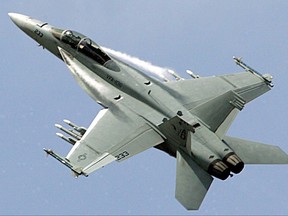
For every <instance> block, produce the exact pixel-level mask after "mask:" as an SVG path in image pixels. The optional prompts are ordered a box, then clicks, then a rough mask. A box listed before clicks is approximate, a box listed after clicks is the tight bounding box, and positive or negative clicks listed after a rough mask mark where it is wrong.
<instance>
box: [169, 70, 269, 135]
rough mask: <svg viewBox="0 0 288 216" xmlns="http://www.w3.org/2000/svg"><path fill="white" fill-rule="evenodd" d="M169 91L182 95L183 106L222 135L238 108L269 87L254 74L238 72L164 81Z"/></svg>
mask: <svg viewBox="0 0 288 216" xmlns="http://www.w3.org/2000/svg"><path fill="white" fill-rule="evenodd" d="M166 85H167V86H168V87H169V88H171V91H174V92H175V91H176V92H177V93H179V94H180V95H182V97H181V98H180V99H179V100H180V101H181V102H182V104H183V106H184V107H186V108H187V109H188V110H189V111H190V112H191V113H193V114H194V115H196V116H197V117H198V118H199V119H201V120H202V122H204V123H205V124H206V125H207V126H208V127H210V129H211V130H212V131H213V132H215V133H216V134H217V135H218V136H219V137H223V136H224V134H225V133H226V131H227V130H228V128H229V127H230V125H231V123H232V121H233V120H234V118H235V117H236V115H237V113H238V111H239V110H242V109H243V108H244V105H245V104H246V103H248V102H250V101H252V100H253V99H255V98H256V97H258V96H260V95H262V94H264V93H265V92H267V91H269V90H270V89H271V86H272V84H269V83H267V81H266V80H265V78H263V77H260V75H258V74H254V73H250V72H242V73H236V74H229V75H223V76H215V77H203V78H198V79H193V80H180V81H177V82H168V83H166Z"/></svg>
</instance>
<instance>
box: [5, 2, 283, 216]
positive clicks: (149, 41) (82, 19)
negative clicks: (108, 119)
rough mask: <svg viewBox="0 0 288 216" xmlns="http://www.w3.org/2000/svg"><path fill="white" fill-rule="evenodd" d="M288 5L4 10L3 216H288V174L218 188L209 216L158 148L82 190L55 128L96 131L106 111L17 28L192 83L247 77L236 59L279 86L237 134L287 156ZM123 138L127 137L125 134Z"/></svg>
mask: <svg viewBox="0 0 288 216" xmlns="http://www.w3.org/2000/svg"><path fill="white" fill-rule="evenodd" d="M287 11H288V1H277V0H273V1H264V0H261V1H260V0H259V1H250V0H249V1H202V0H201V1H184V0H183V1H178V0H175V1H172V0H169V1H159V0H156V1H152V0H151V1H147V0H145V1H144V0H143V1H140V0H137V1H134V0H130V1H116V0H115V1H107V0H105V1H71V0H61V1H59V0H57V1H56V0H49V1H39V0H27V1H19V0H17V1H16V0H1V3H0V27H1V30H0V38H1V42H0V43H1V49H0V52H1V58H0V68H1V70H0V71H1V78H0V98H1V100H0V122H1V123H0V124H1V126H0V134H1V136H0V146H1V151H0V164H1V170H0V214H4V215H7V214H13V215H16V214H21V215H23V214H37V215H40V214H48V215H51V214H59V215H63V214H69V215H72V214H89V215H91V214H93V215H94V214H95V215H96V214H97V215H103V214H108V215H112V214H117V215H118V214H121V215H126V214H133V215H135V214H141V215H143V214H157V215H159V214H161V215H172V214H173V215H175V214H185V215H186V214H191V215H197V214H200V215H203V214H205V215H207V214H208V215H214V214H222V215H223V214H229V215H231V214H237V215H243V214H249V215H251V214H258V215H265V214H267V215H271V214H276V215H277V214H285V215H287V214H288V205H287V201H288V187H287V176H288V166H287V165H282V166H281V165H279V166H260V165H258V166H246V167H245V169H244V171H243V172H242V173H241V174H239V175H235V176H234V177H233V178H229V179H228V180H226V181H224V182H223V181H221V180H217V179H216V180H215V181H214V183H213V185H212V186H211V188H210V190H209V192H208V194H207V196H206V198H205V200H204V202H203V203H202V206H201V208H200V210H199V211H194V212H188V211H186V210H185V209H184V208H183V207H182V206H181V205H180V203H179V202H178V201H177V200H176V199H175V198H174V191H175V168H176V161H175V159H174V158H171V157H169V156H167V155H166V154H164V153H162V152H160V151H158V150H156V149H150V150H148V151H146V152H143V153H142V154H139V155H137V156H135V157H133V158H131V159H129V160H127V161H125V162H123V163H116V162H115V163H112V164H110V165H108V166H106V167H105V168H103V169H101V170H99V171H98V172H96V173H93V174H91V175H90V176H89V177H88V178H85V177H81V178H78V179H74V178H73V177H72V176H71V174H70V171H69V170H68V169H67V168H65V167H64V166H61V164H60V163H58V162H56V161H55V160H53V159H52V158H45V154H44V152H43V151H42V149H43V148H44V147H47V148H52V149H54V150H55V151H56V152H58V153H60V154H61V155H66V154H67V152H68V151H69V149H70V146H69V145H68V144H67V143H65V142H64V141H62V140H60V139H59V138H57V137H56V136H55V132H58V131H57V130H56V128H54V124H55V123H62V120H63V119H66V118H67V119H70V120H72V121H74V122H75V123H77V124H79V125H83V126H86V127H88V126H89V124H90V123H91V121H92V120H93V119H94V117H95V116H96V114H97V113H98V112H99V110H100V106H99V105H97V104H96V103H95V102H94V101H93V100H92V99H90V97H89V96H88V95H86V94H85V93H84V91H82V89H81V88H80V87H79V86H78V85H77V84H76V82H75V81H74V80H73V78H72V76H71V74H70V72H69V70H68V68H67V67H66V66H65V64H64V63H63V62H61V61H60V60H59V59H57V58H56V57H54V56H53V55H52V54H50V53H49V52H48V51H46V50H43V49H42V48H40V47H38V46H37V44H36V42H34V41H33V40H32V39H30V38H28V37H27V36H26V35H24V33H23V32H21V31H20V30H19V29H18V28H17V27H16V26H15V25H14V24H13V23H12V22H11V20H10V19H9V17H8V15H7V13H8V12H17V13H22V14H25V15H30V16H32V17H34V18H36V19H39V20H43V21H47V22H48V23H49V24H52V25H55V26H58V27H61V28H64V29H66V28H67V29H73V30H77V31H79V32H81V33H83V34H85V35H87V36H89V37H91V38H92V39H93V40H94V41H96V42H97V43H99V44H100V45H104V46H106V47H109V48H112V49H115V50H119V51H122V52H125V53H128V54H130V55H133V56H137V57H139V58H141V59H143V60H147V61H150V62H152V63H153V64H155V65H159V66H167V67H170V68H172V69H173V70H175V71H177V72H178V73H179V74H181V75H182V76H184V77H186V78H188V76H186V75H185V70H186V69H192V70H193V71H194V72H196V73H198V74H200V75H201V76H212V75H220V74H227V73H233V72H239V71H241V68H239V67H237V66H236V65H235V63H234V62H233V60H232V56H233V55H236V56H242V57H243V58H244V61H246V62H247V63H248V64H250V65H251V66H252V67H254V68H255V69H256V70H258V71H260V72H262V73H266V72H269V73H271V74H272V75H273V77H274V84H275V87H274V88H273V89H272V91H270V92H268V93H267V94H265V95H263V96H262V97H260V98H258V99H256V100H255V101H253V102H252V103H251V104H248V105H247V106H246V107H245V108H244V110H243V111H242V112H241V113H240V114H239V115H238V117H237V119H236V121H235V122H234V124H233V126H232V127H231V128H230V130H229V131H228V134H229V135H233V136H238V137H242V138H246V139H251V140H255V141H259V142H264V143H269V144H275V145H278V146H280V147H281V148H282V149H283V150H284V151H286V152H288V143H287V140H288V134H287V110H288V105H287V97H288V84H287V83H288V71H287V63H288V43H287V38H288V24H287V23H288V13H287ZM115 130H117V128H115Z"/></svg>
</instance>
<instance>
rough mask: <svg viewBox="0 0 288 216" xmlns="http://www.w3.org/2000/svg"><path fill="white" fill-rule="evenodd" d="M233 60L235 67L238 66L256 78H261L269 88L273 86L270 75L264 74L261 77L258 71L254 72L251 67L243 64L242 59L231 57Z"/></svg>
mask: <svg viewBox="0 0 288 216" xmlns="http://www.w3.org/2000/svg"><path fill="white" fill-rule="evenodd" d="M233 59H234V61H235V63H236V64H237V65H239V66H240V67H242V68H243V69H244V70H245V71H247V72H250V73H252V74H254V75H256V76H259V77H261V78H262V79H263V80H264V81H265V82H266V83H267V84H268V85H269V86H270V87H273V86H274V84H273V83H272V76H271V75H270V74H264V75H262V74H261V73H259V72H258V71H256V70H254V69H253V68H252V67H250V66H249V65H247V64H245V63H244V62H243V61H242V58H241V57H240V58H237V57H235V56H233Z"/></svg>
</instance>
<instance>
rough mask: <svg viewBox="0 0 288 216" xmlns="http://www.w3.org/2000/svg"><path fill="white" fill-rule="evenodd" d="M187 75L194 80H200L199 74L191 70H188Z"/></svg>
mask: <svg viewBox="0 0 288 216" xmlns="http://www.w3.org/2000/svg"><path fill="white" fill-rule="evenodd" d="M186 73H187V74H189V75H190V76H191V77H192V78H193V79H198V78H200V76H199V75H198V74H194V73H193V72H192V71H191V70H186Z"/></svg>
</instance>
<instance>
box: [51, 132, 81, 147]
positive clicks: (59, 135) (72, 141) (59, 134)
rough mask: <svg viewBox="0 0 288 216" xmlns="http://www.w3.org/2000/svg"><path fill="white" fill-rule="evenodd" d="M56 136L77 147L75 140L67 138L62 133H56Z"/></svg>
mask: <svg viewBox="0 0 288 216" xmlns="http://www.w3.org/2000/svg"><path fill="white" fill-rule="evenodd" d="M56 135H57V136H58V137H60V138H61V139H63V140H65V141H66V142H68V143H70V144H71V145H75V143H76V142H77V141H76V140H75V139H73V138H72V137H66V136H64V135H63V134H61V133H56Z"/></svg>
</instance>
